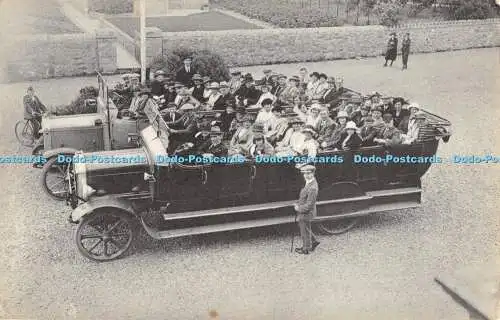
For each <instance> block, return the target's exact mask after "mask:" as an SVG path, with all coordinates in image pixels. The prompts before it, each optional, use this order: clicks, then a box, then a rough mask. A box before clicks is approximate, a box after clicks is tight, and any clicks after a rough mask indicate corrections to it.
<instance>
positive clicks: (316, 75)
mask: <svg viewBox="0 0 500 320" xmlns="http://www.w3.org/2000/svg"><path fill="white" fill-rule="evenodd" d="M309 76H310V77H312V76H315V77H316V78H319V73H317V72H316V71H314V72H313V73H311V74H310V75H309Z"/></svg>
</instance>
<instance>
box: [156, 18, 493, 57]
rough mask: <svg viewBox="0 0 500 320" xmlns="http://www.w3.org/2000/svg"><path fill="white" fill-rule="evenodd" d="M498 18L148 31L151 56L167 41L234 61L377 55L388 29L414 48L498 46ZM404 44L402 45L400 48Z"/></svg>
mask: <svg viewBox="0 0 500 320" xmlns="http://www.w3.org/2000/svg"><path fill="white" fill-rule="evenodd" d="M499 30H500V19H488V20H467V21H449V22H431V23H420V24H415V25H410V24H408V25H403V26H401V27H399V28H397V29H388V28H385V27H382V26H363V27H334V28H312V29H257V30H231V31H210V32H204V31H198V32H179V33H162V34H161V35H162V36H161V37H160V38H159V37H158V34H151V35H148V60H150V59H151V57H152V56H155V55H159V54H161V53H162V49H163V51H165V50H166V49H167V48H168V47H191V48H197V49H210V50H212V51H214V52H217V53H219V54H221V55H222V57H223V58H224V59H225V60H226V61H227V63H228V64H229V65H230V66H245V65H259V64H271V63H287V62H301V61H321V60H334V59H348V58H355V57H373V56H378V55H381V54H382V53H383V52H384V51H385V46H386V43H387V38H388V33H389V32H390V31H396V32H397V34H398V37H399V38H400V41H401V38H402V36H403V35H404V33H405V32H410V33H411V38H412V47H411V51H412V52H413V53H425V52H438V51H449V50H461V49H468V48H481V47H494V46H500V35H499V33H500V31H499ZM399 50H400V49H398V51H399Z"/></svg>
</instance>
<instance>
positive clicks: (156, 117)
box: [144, 99, 168, 150]
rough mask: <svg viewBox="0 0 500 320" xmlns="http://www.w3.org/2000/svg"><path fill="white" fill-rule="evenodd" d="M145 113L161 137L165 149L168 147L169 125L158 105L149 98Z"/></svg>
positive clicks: (157, 134)
mask: <svg viewBox="0 0 500 320" xmlns="http://www.w3.org/2000/svg"><path fill="white" fill-rule="evenodd" d="M144 113H145V114H146V116H147V117H148V119H149V123H150V124H151V126H152V127H153V129H154V130H155V132H156V136H157V137H158V138H160V140H161V142H162V144H163V147H164V148H165V150H167V148H168V125H167V124H166V123H165V120H163V118H162V116H161V114H160V112H159V111H158V105H157V104H156V103H154V102H153V101H152V99H148V101H147V102H146V106H145V107H144Z"/></svg>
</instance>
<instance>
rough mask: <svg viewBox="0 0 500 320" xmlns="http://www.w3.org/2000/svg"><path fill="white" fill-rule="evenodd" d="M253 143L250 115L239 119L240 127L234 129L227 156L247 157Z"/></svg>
mask: <svg viewBox="0 0 500 320" xmlns="http://www.w3.org/2000/svg"><path fill="white" fill-rule="evenodd" d="M252 142H253V132H252V119H251V116H250V115H245V116H243V117H242V118H241V126H240V127H239V128H238V129H236V132H235V133H234V135H233V137H232V139H231V142H230V144H229V155H238V154H240V155H247V154H248V153H249V150H250V146H251V145H252Z"/></svg>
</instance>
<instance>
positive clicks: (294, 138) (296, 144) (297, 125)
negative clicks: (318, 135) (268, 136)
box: [275, 117, 305, 157]
mask: <svg viewBox="0 0 500 320" xmlns="http://www.w3.org/2000/svg"><path fill="white" fill-rule="evenodd" d="M289 122H290V124H291V126H292V127H291V128H290V129H289V130H287V131H286V133H285V136H284V137H283V139H282V140H281V141H279V142H278V143H277V144H276V148H275V150H276V156H278V157H287V156H296V155H298V154H299V153H300V151H301V150H302V146H303V143H304V139H305V136H304V134H303V133H302V132H301V130H302V125H303V124H304V122H303V121H302V120H300V118H298V117H297V118H292V119H290V120H289Z"/></svg>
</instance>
